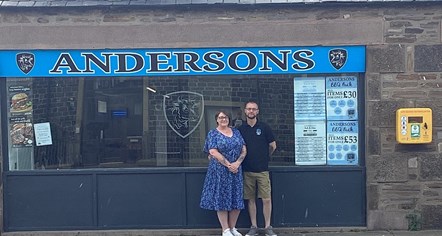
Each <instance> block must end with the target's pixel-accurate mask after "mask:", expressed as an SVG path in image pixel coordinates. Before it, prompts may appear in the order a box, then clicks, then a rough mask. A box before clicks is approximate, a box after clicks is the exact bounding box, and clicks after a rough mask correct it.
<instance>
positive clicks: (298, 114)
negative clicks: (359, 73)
mask: <svg viewBox="0 0 442 236" xmlns="http://www.w3.org/2000/svg"><path fill="white" fill-rule="evenodd" d="M293 90H294V117H295V164H296V165H357V164H358V162H359V161H358V152H359V150H358V146H359V140H358V137H359V131H358V126H359V122H358V107H357V104H358V79H357V77H356V76H329V77H328V76H327V77H302V78H294V89H293Z"/></svg>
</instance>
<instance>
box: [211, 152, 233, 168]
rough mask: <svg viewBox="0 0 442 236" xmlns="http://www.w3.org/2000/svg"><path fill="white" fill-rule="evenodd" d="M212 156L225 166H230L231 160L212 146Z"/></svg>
mask: <svg viewBox="0 0 442 236" xmlns="http://www.w3.org/2000/svg"><path fill="white" fill-rule="evenodd" d="M209 153H210V156H212V157H213V158H215V159H216V160H217V161H218V162H219V163H221V165H223V166H225V167H229V166H230V162H229V161H228V160H227V159H226V158H225V157H224V156H223V155H222V154H221V153H220V152H218V150H217V149H216V148H212V149H210V150H209Z"/></svg>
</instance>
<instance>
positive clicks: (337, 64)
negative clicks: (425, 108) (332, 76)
mask: <svg viewBox="0 0 442 236" xmlns="http://www.w3.org/2000/svg"><path fill="white" fill-rule="evenodd" d="M328 59H329V60H330V63H331V65H332V66H333V67H334V68H335V69H336V70H340V69H341V68H342V67H343V66H344V65H345V63H346V62H347V50H345V49H342V48H335V49H331V50H330V51H329V52H328Z"/></svg>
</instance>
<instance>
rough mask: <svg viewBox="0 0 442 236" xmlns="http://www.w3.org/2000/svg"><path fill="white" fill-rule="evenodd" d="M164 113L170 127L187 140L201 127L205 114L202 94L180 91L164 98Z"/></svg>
mask: <svg viewBox="0 0 442 236" xmlns="http://www.w3.org/2000/svg"><path fill="white" fill-rule="evenodd" d="M163 112H164V116H165V118H166V121H167V124H168V125H169V127H170V128H171V129H172V130H173V131H174V132H175V133H176V134H178V135H179V136H180V137H181V138H186V137H187V136H189V135H190V134H192V132H193V131H195V129H196V128H197V127H198V126H199V124H200V122H201V120H202V119H203V114H204V97H203V95H202V94H199V93H195V92H189V91H178V92H172V93H168V94H166V95H164V96H163Z"/></svg>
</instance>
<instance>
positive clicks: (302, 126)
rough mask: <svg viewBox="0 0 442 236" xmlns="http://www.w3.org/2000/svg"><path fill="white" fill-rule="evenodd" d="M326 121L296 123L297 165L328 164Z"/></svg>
mask: <svg viewBox="0 0 442 236" xmlns="http://www.w3.org/2000/svg"><path fill="white" fill-rule="evenodd" d="M326 145H327V142H326V136H325V121H301V122H296V123H295V157H296V158H295V163H296V164H297V165H325V164H326V155H327V150H326Z"/></svg>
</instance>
